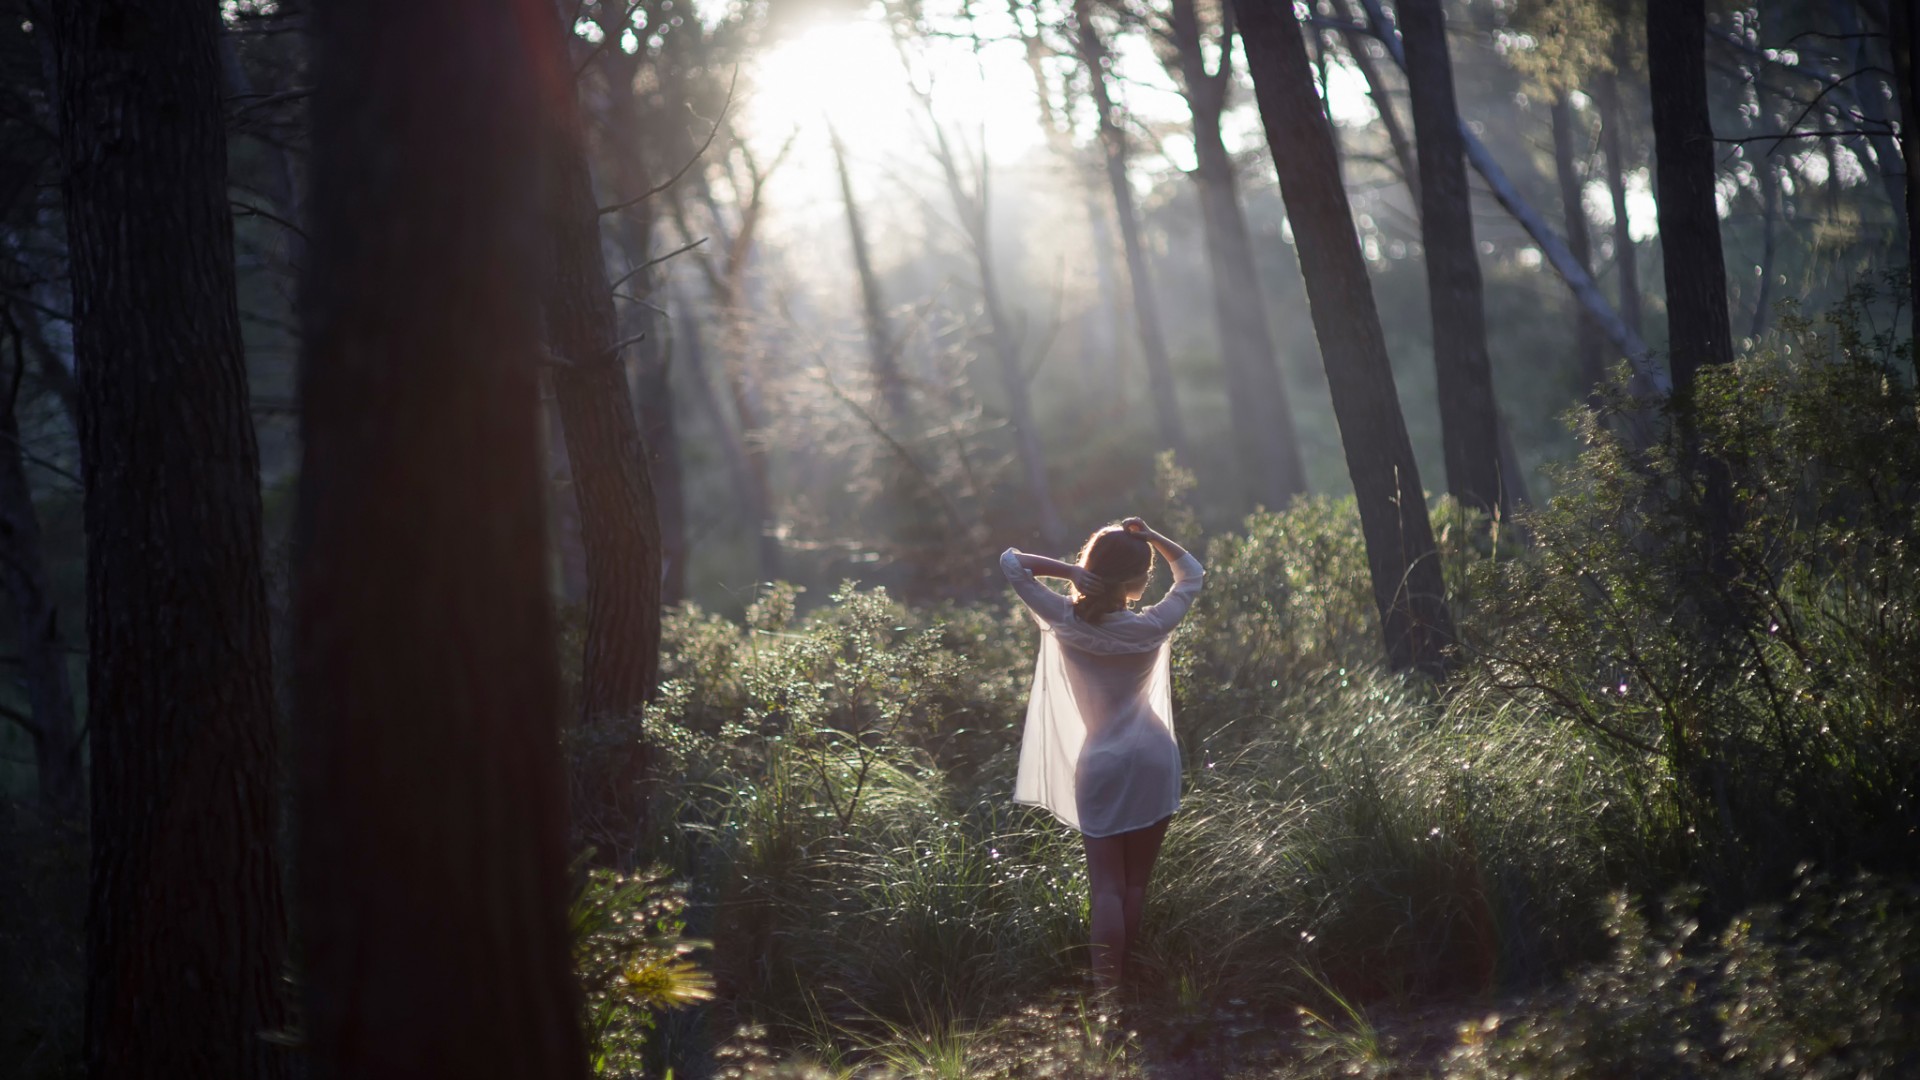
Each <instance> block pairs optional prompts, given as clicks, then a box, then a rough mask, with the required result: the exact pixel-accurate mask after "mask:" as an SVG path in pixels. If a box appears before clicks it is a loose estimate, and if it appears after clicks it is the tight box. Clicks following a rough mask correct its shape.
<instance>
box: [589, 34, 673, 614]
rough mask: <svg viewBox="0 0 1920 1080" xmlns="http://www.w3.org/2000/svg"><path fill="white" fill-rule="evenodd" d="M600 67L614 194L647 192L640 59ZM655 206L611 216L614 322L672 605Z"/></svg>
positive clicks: (664, 341) (649, 202)
mask: <svg viewBox="0 0 1920 1080" xmlns="http://www.w3.org/2000/svg"><path fill="white" fill-rule="evenodd" d="M601 13H602V27H601V32H602V33H603V34H604V33H612V34H614V35H615V36H616V38H617V37H618V35H619V34H620V32H621V30H622V28H621V27H620V26H619V25H618V24H617V20H616V19H615V18H614V15H615V9H614V8H613V7H612V6H610V5H601ZM602 62H603V63H604V64H605V65H606V75H607V106H606V108H607V112H606V129H605V138H606V139H607V143H608V147H607V153H608V156H609V157H610V158H611V159H612V161H613V164H614V169H613V175H614V177H615V178H616V182H617V183H618V186H619V190H620V191H621V192H623V193H628V197H629V198H630V197H631V195H632V194H637V193H639V192H643V191H651V190H653V187H654V185H655V183H656V182H657V181H656V179H655V177H654V171H653V169H652V168H651V167H650V166H649V164H648V153H649V148H650V147H652V146H655V145H657V144H658V140H649V139H647V137H646V136H647V135H648V133H650V132H653V131H655V130H657V129H656V128H655V127H654V126H653V120H654V119H655V118H654V117H651V116H649V117H646V118H644V119H643V117H642V116H641V112H640V103H639V101H638V100H637V98H636V95H635V93H634V89H633V86H634V80H635V79H636V78H637V76H638V74H639V63H640V56H639V54H638V53H628V52H626V51H624V50H610V52H609V54H607V55H605V56H604V58H603V60H602ZM655 205H656V204H655V201H654V200H653V199H642V200H640V201H639V202H635V203H631V204H629V205H627V206H626V207H625V208H623V209H622V210H621V211H620V213H619V214H618V215H617V221H616V224H617V228H616V230H615V233H614V236H615V238H616V240H617V241H618V243H619V246H620V252H621V254H622V255H623V256H624V257H625V258H626V260H627V264H628V266H629V267H632V268H633V269H632V270H630V271H629V273H632V274H633V276H632V277H629V278H628V279H627V280H626V281H624V282H622V283H621V285H620V290H621V291H623V292H624V293H625V294H626V295H627V296H628V297H629V301H628V302H627V303H626V304H624V305H623V308H622V311H621V319H620V337H621V339H622V340H626V341H633V340H634V339H636V338H637V339H639V340H638V341H637V342H635V344H634V345H633V346H632V347H631V349H630V351H629V352H628V356H629V357H631V358H632V362H631V364H630V365H629V367H630V369H631V370H630V372H629V379H630V381H631V383H632V386H633V395H634V405H635V411H636V413H637V414H638V416H639V421H640V444H641V446H642V447H643V448H645V450H646V452H647V467H648V472H649V473H650V474H651V475H652V477H653V492H654V502H655V504H656V506H657V507H658V510H659V514H658V517H659V521H660V567H661V570H660V575H661V578H660V603H661V605H662V606H663V607H673V606H674V605H676V604H678V603H680V601H682V600H684V599H685V598H686V595H687V497H686V483H685V479H684V477H683V475H682V469H681V455H680V431H679V425H678V423H677V418H676V417H675V416H674V409H673V382H672V353H671V351H670V349H671V345H670V343H669V335H668V333H667V326H666V319H665V317H663V316H661V315H660V314H659V313H658V312H657V311H655V310H654V308H652V307H650V306H648V304H647V303H646V302H644V301H645V297H646V296H647V295H648V294H649V293H651V292H652V291H653V286H654V285H655V283H656V282H657V281H658V277H657V276H656V275H655V274H654V273H653V271H652V270H651V269H645V268H644V267H646V264H647V263H648V262H649V261H650V260H651V259H652V258H654V255H653V244H654V234H655V229H654V226H655V222H656V220H657V218H656V215H655V209H654V208H655Z"/></svg>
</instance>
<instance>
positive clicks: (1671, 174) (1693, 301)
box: [1647, 0, 1734, 578]
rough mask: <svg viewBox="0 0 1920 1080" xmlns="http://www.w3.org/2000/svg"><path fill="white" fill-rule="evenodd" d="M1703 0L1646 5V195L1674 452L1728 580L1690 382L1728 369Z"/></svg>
mask: <svg viewBox="0 0 1920 1080" xmlns="http://www.w3.org/2000/svg"><path fill="white" fill-rule="evenodd" d="M1706 38H1707V13H1706V5H1705V0H1662V2H1660V3H1653V4H1648V5H1647V40H1648V42H1649V46H1648V50H1647V68H1648V76H1649V79H1648V81H1649V86H1650V88H1651V91H1652V99H1653V139H1654V192H1655V196H1656V198H1657V199H1658V200H1659V204H1660V206H1659V213H1660V253H1661V262H1662V265H1663V267H1664V269H1665V271H1666V288H1667V351H1668V365H1669V368H1670V370H1671V371H1672V372H1673V414H1674V418H1675V420H1676V422H1677V425H1678V428H1679V434H1680V452H1681V454H1682V458H1683V460H1684V461H1685V462H1686V463H1687V465H1688V467H1689V468H1691V469H1692V470H1694V472H1695V474H1696V475H1697V476H1698V477H1699V478H1700V480H1701V481H1702V488H1703V497H1702V503H1701V505H1702V509H1703V510H1704V512H1705V515H1706V524H1707V533H1708V536H1707V545H1706V551H1705V552H1704V555H1705V558H1704V565H1705V569H1706V570H1707V572H1708V573H1709V574H1710V575H1713V576H1718V577H1722V578H1724V577H1727V576H1730V575H1731V574H1732V573H1733V572H1734V568H1733V566H1732V565H1731V564H1730V562H1729V558H1728V551H1727V544H1726V539H1727V536H1728V534H1729V533H1730V532H1731V531H1732V528H1733V520H1734V507H1733V491H1732V481H1731V477H1730V474H1729V473H1728V470H1727V467H1726V464H1725V462H1723V461H1720V460H1718V459H1716V458H1713V457H1711V456H1709V455H1706V454H1702V453H1701V452H1700V446H1699V437H1698V431H1697V428H1696V425H1695V422H1694V417H1695V403H1694V383H1695V378H1696V376H1697V374H1698V372H1699V370H1700V368H1702V367H1704V366H1706V365H1708V364H1731V363H1733V328H1732V325H1731V322H1730V318H1729V314H1728V311H1727V270H1726V262H1725V260H1724V258H1723V256H1722V254H1721V247H1720V213H1719V208H1718V206H1717V205H1716V203H1715V201H1714V184H1713V174H1714V165H1713V157H1714V143H1713V125H1712V122H1711V118H1710V115H1709V113H1708V109H1707V66H1706Z"/></svg>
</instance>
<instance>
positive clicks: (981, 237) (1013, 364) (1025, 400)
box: [928, 106, 1067, 550]
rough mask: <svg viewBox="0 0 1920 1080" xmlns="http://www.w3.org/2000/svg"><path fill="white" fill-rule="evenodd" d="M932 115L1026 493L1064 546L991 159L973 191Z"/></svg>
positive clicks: (1053, 543) (1045, 536)
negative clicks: (1015, 313)
mask: <svg viewBox="0 0 1920 1080" xmlns="http://www.w3.org/2000/svg"><path fill="white" fill-rule="evenodd" d="M928 120H929V121H930V122H931V123H932V124H933V136H934V157H935V159H936V160H938V161H939V163H940V171H941V173H942V175H943V176H944V177H945V179H946V182H947V194H948V196H949V197H950V198H951V199H952V200H953V209H954V213H955V214H957V215H958V216H959V218H960V224H961V228H962V229H963V230H964V231H965V232H966V234H967V242H968V246H969V247H971V248H972V249H973V262H974V268H975V269H976V270H977V271H978V273H979V275H980V302H981V305H982V306H983V307H985V308H986V313H987V333H988V338H989V343H990V344H991V345H992V346H993V352H994V357H995V359H996V360H997V361H998V363H999V367H1000V385H1001V389H1002V390H1003V391H1005V393H1006V395H1007V423H1008V424H1009V425H1010V426H1011V427H1012V428H1013V439H1014V448H1015V452H1016V453H1017V454H1018V455H1019V458H1020V465H1021V468H1022V471H1024V472H1025V473H1026V479H1027V492H1028V495H1029V496H1030V497H1031V498H1032V499H1033V502H1034V513H1035V516H1036V517H1038V518H1039V522H1038V524H1039V526H1040V537H1041V540H1042V541H1043V542H1044V543H1046V544H1047V545H1048V547H1050V548H1052V549H1054V550H1061V549H1063V548H1064V547H1065V545H1066V543H1067V529H1066V526H1065V524H1064V523H1062V522H1061V520H1060V510H1059V508H1058V507H1057V506H1055V505H1054V502H1053V485H1052V482H1051V481H1049V480H1048V479H1047V462H1046V455H1045V452H1044V451H1043V450H1042V449H1041V446H1040V434H1039V432H1038V431H1037V430H1035V428H1034V425H1033V402H1032V394H1031V393H1030V387H1029V385H1028V379H1027V371H1026V368H1025V365H1023V364H1022V363H1021V362H1020V344H1019V342H1018V341H1016V340H1015V339H1014V335H1013V326H1012V324H1010V323H1009V322H1008V321H1007V312H1006V308H1005V306H1004V305H1002V303H1001V301H1000V284H999V275H998V274H997V273H996V272H995V271H994V267H993V222H992V220H991V219H990V217H989V211H990V209H991V203H990V202H989V201H988V195H989V192H991V190H992V188H991V186H990V184H991V174H990V173H989V172H988V171H987V170H988V163H987V158H986V155H985V154H984V153H982V154H981V156H980V176H979V182H978V186H977V188H976V190H975V191H972V192H970V191H969V190H968V189H967V184H966V181H965V180H963V179H962V178H961V176H960V165H959V162H958V161H957V160H956V157H955V155H954V152H953V146H952V144H951V143H949V142H948V141H947V133H946V129H945V128H943V127H941V126H940V123H939V121H938V120H936V119H934V117H933V114H932V109H931V106H929V107H928Z"/></svg>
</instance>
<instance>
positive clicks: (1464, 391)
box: [1399, 0, 1509, 517]
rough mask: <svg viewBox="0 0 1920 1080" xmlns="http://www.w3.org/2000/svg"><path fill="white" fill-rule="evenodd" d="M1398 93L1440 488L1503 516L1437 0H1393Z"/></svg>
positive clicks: (1481, 311) (1474, 259)
mask: <svg viewBox="0 0 1920 1080" xmlns="http://www.w3.org/2000/svg"><path fill="white" fill-rule="evenodd" d="M1399 11H1400V35H1401V39H1402V41H1403V42H1404V44H1405V47H1406V51H1407V93H1408V97H1409V98H1410V99H1411V101H1412V103H1413V134H1414V140H1415V142H1416V145H1417V147H1418V150H1419V161H1420V237H1421V240H1422V242H1423V246H1424V248H1425V251H1426V259H1425V261H1426V266H1427V296H1428V300H1429V306H1430V307H1431V308H1432V313H1433V367H1434V374H1435V381H1436V385H1437V386H1438V389H1439V393H1438V397H1439V402H1440V443H1441V448H1442V450H1443V451H1444V452H1445V457H1446V463H1447V487H1448V488H1449V489H1450V490H1451V491H1452V492H1453V496H1454V498H1456V499H1459V500H1460V501H1461V502H1462V503H1464V504H1466V505H1467V506H1471V507H1473V508H1475V509H1478V510H1483V511H1486V512H1487V513H1489V514H1496V515H1498V516H1500V517H1505V516H1507V512H1508V509H1509V505H1508V499H1507V496H1506V492H1505V489H1504V486H1503V485H1502V484H1501V482H1500V437H1499V426H1500V410H1499V407H1498V406H1497V405H1495V404H1494V399H1493V365H1492V363H1491V362H1490V361H1489V360H1488V358H1487V315H1486V301H1485V298H1484V296H1483V290H1482V287H1481V283H1480V255H1479V252H1478V251H1477V250H1475V248H1474V243H1473V207H1472V205H1471V204H1470V202H1469V201H1468V200H1469V196H1468V193H1467V164H1466V151H1465V148H1464V147H1463V145H1462V143H1461V139H1460V113H1459V110H1458V108H1456V107H1455V105H1454V100H1453V65H1452V61H1451V60H1449V58H1448V56H1447V26H1446V16H1445V15H1444V14H1443V13H1442V12H1441V10H1440V0H1401V3H1400V8H1399Z"/></svg>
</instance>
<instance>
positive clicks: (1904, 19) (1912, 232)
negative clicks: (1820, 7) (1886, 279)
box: [1888, 0, 1920, 379]
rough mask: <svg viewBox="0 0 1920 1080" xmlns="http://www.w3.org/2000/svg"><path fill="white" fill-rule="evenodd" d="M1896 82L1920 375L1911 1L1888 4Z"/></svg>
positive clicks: (1919, 184)
mask: <svg viewBox="0 0 1920 1080" xmlns="http://www.w3.org/2000/svg"><path fill="white" fill-rule="evenodd" d="M1888 16H1889V19H1888V29H1889V31H1890V33H1889V35H1888V36H1889V38H1890V43H1891V46H1892V52H1893V71H1894V83H1895V86H1896V88H1897V91H1898V93H1899V95H1900V154H1901V157H1902V160H1903V161H1904V162H1905V167H1906V174H1907V190H1906V198H1907V286H1908V290H1909V294H1908V297H1907V301H1908V307H1907V311H1908V313H1909V318H1910V319H1911V320H1912V321H1911V323H1910V330H1909V333H1910V334H1911V335H1912V339H1913V371H1914V377H1915V378H1916V379H1920V171H1916V169H1915V167H1914V158H1915V154H1914V125H1916V124H1920V90H1915V88H1914V85H1913V65H1914V59H1915V57H1916V56H1917V55H1920V47H1917V46H1920V17H1916V16H1915V13H1914V11H1913V7H1912V5H1911V4H1910V3H1906V2H1903V0H1893V2H1892V3H1891V4H1889V5H1888Z"/></svg>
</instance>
